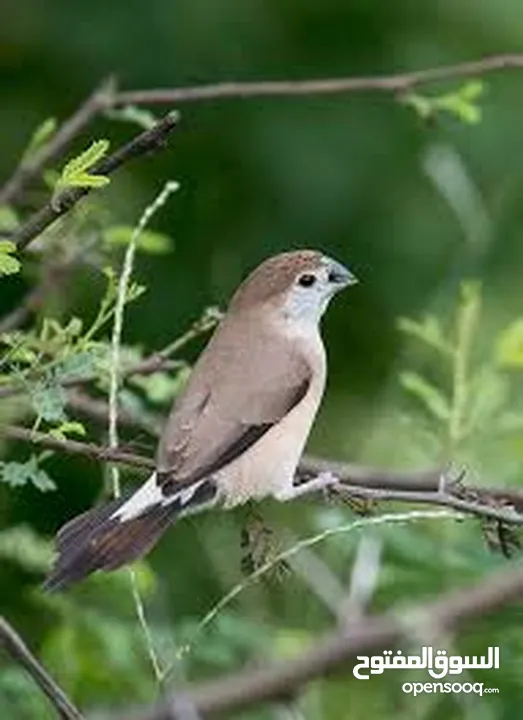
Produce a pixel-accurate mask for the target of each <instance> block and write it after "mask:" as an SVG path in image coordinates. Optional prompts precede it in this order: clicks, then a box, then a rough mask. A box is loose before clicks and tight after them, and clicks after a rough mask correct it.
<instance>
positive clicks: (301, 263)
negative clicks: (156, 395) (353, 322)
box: [231, 250, 358, 324]
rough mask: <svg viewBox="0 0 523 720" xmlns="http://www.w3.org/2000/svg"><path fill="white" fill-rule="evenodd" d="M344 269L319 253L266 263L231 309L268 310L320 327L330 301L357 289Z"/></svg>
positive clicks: (297, 252)
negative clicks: (261, 307) (349, 290)
mask: <svg viewBox="0 0 523 720" xmlns="http://www.w3.org/2000/svg"><path fill="white" fill-rule="evenodd" d="M356 282H358V281H357V279H356V277H355V276H354V275H353V274H352V273H351V272H350V270H348V269H347V268H346V267H345V266H344V265H342V264H341V263H339V262H337V261H336V260H333V259H332V258H330V257H328V256H327V255H324V254H323V253H321V252H319V251H317V250H295V251H292V252H286V253H281V254H280V255H275V256H273V257H271V258H269V259H268V260H265V262H263V263H262V264H261V265H259V266H258V267H257V268H256V269H255V270H254V271H253V272H252V273H251V274H250V275H249V276H248V277H247V278H246V280H244V282H243V283H242V284H241V285H240V287H239V288H238V290H237V291H236V293H235V295H234V297H233V299H232V301H231V309H234V310H235V311H242V310H246V309H247V310H248V309H251V308H254V307H258V306H268V307H270V308H271V309H272V310H276V311H278V312H279V311H281V312H282V313H283V315H284V316H285V317H286V318H289V319H295V320H299V321H300V322H305V323H309V322H310V323H314V324H317V323H318V322H319V320H320V318H321V316H322V315H323V313H324V312H325V310H326V309H327V306H328V304H329V301H330V300H331V299H332V297H333V296H334V295H335V294H336V293H337V292H338V291H339V290H343V289H344V288H346V287H347V286H349V285H354V284H355V283H356Z"/></svg>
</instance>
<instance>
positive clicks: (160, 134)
mask: <svg viewBox="0 0 523 720" xmlns="http://www.w3.org/2000/svg"><path fill="white" fill-rule="evenodd" d="M176 122H177V115H176V113H173V112H171V113H168V114H167V115H166V116H165V117H164V118H162V120H160V121H159V122H158V123H157V124H156V125H155V126H154V127H153V128H151V129H150V130H145V131H144V132H142V133H140V134H139V135H137V136H136V137H135V138H133V139H132V140H131V141H130V142H128V143H127V144H126V145H124V146H123V147H120V148H118V150H116V151H115V152H114V153H112V154H111V155H108V156H107V157H106V158H103V159H102V160H100V162H98V163H96V164H95V165H93V167H92V168H90V169H89V171H90V172H91V173H92V174H96V175H111V173H113V172H114V171H115V170H117V169H118V168H119V167H121V166H122V165H123V164H125V163H128V162H130V161H131V160H133V159H134V158H137V157H140V156H141V155H145V154H146V153H150V152H153V151H154V150H158V149H159V148H160V147H162V146H163V145H164V144H165V142H166V140H167V137H168V135H169V134H170V133H171V132H172V131H173V129H174V127H175V125H176ZM90 192H91V188H88V187H74V188H70V189H67V190H64V192H62V193H61V194H60V195H59V196H58V197H56V198H54V199H53V201H52V202H51V201H49V202H48V203H47V204H46V205H44V207H43V208H41V209H40V210H38V211H37V212H36V213H35V214H34V215H33V216H32V217H30V218H29V219H28V220H27V221H26V222H25V223H24V224H23V225H22V226H21V227H19V228H18V229H17V230H15V231H14V232H13V234H12V236H11V238H10V239H11V240H12V242H14V243H15V244H16V247H17V249H18V250H23V249H25V248H26V247H27V245H29V243H30V242H31V241H32V240H34V239H35V238H36V237H38V235H40V233H42V232H43V231H44V230H45V229H46V228H47V227H48V226H49V225H51V223H53V222H54V221H55V220H57V219H58V218H60V217H61V216H62V215H65V214H66V213H67V212H69V210H71V208H73V207H74V206H75V205H76V203H77V202H78V201H79V200H81V199H82V198H83V197H85V196H86V195H88V194H89V193H90Z"/></svg>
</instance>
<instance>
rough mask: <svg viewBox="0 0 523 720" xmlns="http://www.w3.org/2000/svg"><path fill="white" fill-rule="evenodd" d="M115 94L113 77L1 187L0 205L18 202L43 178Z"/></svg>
mask: <svg viewBox="0 0 523 720" xmlns="http://www.w3.org/2000/svg"><path fill="white" fill-rule="evenodd" d="M114 92H115V83H114V80H113V79H112V78H108V79H107V80H104V82H103V83H102V84H101V85H100V87H98V88H97V89H96V90H95V91H94V92H93V93H92V95H90V96H89V97H88V98H87V100H85V102H83V103H82V105H81V106H80V107H79V108H78V110H77V111H76V112H75V113H74V114H73V115H71V117H70V118H69V119H68V120H66V121H65V122H64V123H63V125H61V127H60V128H59V129H58V130H57V131H56V133H55V134H54V135H53V137H52V138H51V139H50V140H49V142H47V143H46V144H45V145H44V146H43V147H42V148H41V149H40V150H38V151H37V152H35V153H34V155H32V156H31V157H30V158H28V159H27V160H22V162H21V163H20V165H19V166H18V167H17V168H16V170H15V172H14V173H13V175H12V176H11V177H10V178H9V180H8V181H7V182H6V183H5V185H4V186H3V187H2V188H0V205H8V204H9V203H12V202H15V201H16V200H18V198H19V196H20V194H21V193H22V192H23V190H24V189H25V188H26V187H27V185H28V184H29V183H30V182H31V181H32V180H34V179H35V178H36V177H38V175H40V173H41V172H42V170H43V169H44V167H45V166H46V165H48V164H49V163H50V162H52V161H53V160H55V159H56V158H57V157H58V156H59V155H60V153H61V152H62V151H63V150H64V149H65V148H66V147H67V146H68V145H69V143H70V142H71V141H72V140H74V138H75V137H76V136H77V135H79V134H80V133H81V131H82V130H83V129H84V128H85V127H86V126H87V125H88V124H89V123H90V122H91V120H92V119H93V118H94V117H95V116H96V115H97V114H98V112H99V111H100V110H101V109H102V108H104V107H107V106H108V105H111V104H112V97H113V95H114Z"/></svg>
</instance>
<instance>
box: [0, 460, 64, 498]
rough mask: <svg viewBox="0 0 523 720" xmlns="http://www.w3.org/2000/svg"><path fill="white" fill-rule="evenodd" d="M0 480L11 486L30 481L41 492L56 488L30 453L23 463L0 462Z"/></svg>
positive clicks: (22, 484) (21, 484) (20, 485)
mask: <svg viewBox="0 0 523 720" xmlns="http://www.w3.org/2000/svg"><path fill="white" fill-rule="evenodd" d="M0 480H1V481H2V482H5V483H7V484H8V485H10V486H11V487H23V486H24V485H27V484H28V483H31V484H32V485H34V487H35V488H37V489H38V490H40V491H41V492H48V491H49V490H56V485H55V484H54V482H53V481H52V480H51V478H50V477H49V475H48V474H47V473H46V472H45V470H42V468H40V467H38V460H37V458H36V455H32V456H31V457H30V458H29V460H27V461H26V462H25V463H21V462H3V463H0Z"/></svg>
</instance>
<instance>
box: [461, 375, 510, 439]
mask: <svg viewBox="0 0 523 720" xmlns="http://www.w3.org/2000/svg"><path fill="white" fill-rule="evenodd" d="M468 396H469V404H470V407H469V409H468V412H467V432H469V433H471V432H474V431H476V432H481V431H482V430H485V431H487V432H490V430H491V428H492V424H493V423H495V422H496V418H497V416H498V414H499V413H500V412H501V410H502V408H503V407H504V406H505V404H506V403H507V400H508V398H509V384H508V381H507V378H506V377H504V376H503V375H502V374H501V373H500V372H497V371H496V370H495V369H494V368H492V367H490V366H486V367H483V368H481V369H480V370H478V371H477V372H476V373H475V374H474V375H473V377H472V380H471V382H470V390H469V393H468Z"/></svg>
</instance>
